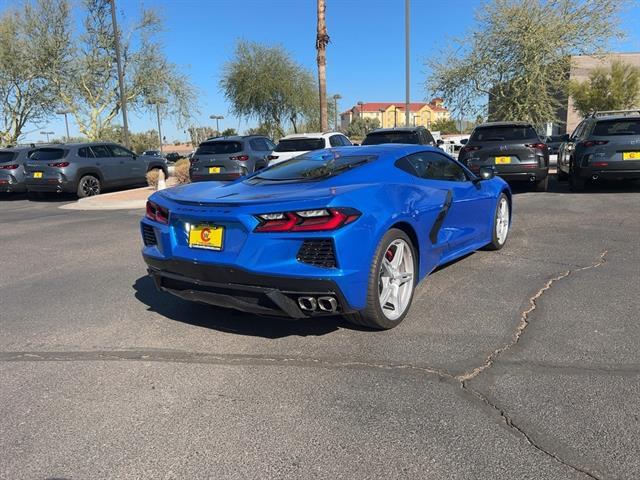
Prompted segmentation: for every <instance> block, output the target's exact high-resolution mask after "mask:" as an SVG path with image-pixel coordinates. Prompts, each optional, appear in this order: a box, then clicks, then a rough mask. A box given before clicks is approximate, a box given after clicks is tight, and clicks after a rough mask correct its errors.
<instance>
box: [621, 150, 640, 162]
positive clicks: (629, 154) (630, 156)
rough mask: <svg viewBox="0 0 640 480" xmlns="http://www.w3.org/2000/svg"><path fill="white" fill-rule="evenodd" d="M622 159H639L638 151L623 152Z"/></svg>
mask: <svg viewBox="0 0 640 480" xmlns="http://www.w3.org/2000/svg"><path fill="white" fill-rule="evenodd" d="M622 159H623V160H640V152H623V153H622Z"/></svg>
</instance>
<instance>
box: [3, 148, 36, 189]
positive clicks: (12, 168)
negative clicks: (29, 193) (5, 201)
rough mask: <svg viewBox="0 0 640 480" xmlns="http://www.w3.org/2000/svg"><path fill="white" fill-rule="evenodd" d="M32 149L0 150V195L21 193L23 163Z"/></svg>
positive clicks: (23, 185)
mask: <svg viewBox="0 0 640 480" xmlns="http://www.w3.org/2000/svg"><path fill="white" fill-rule="evenodd" d="M32 150H33V147H9V148H0V193H21V192H24V191H25V190H26V187H25V184H24V163H25V162H26V160H27V156H28V155H29V153H30V152H31V151H32Z"/></svg>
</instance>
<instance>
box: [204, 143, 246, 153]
mask: <svg viewBox="0 0 640 480" xmlns="http://www.w3.org/2000/svg"><path fill="white" fill-rule="evenodd" d="M241 151H242V143H240V142H222V141H220V142H206V143H201V144H200V146H199V147H198V150H197V151H196V154H197V155H219V154H225V153H238V152H241Z"/></svg>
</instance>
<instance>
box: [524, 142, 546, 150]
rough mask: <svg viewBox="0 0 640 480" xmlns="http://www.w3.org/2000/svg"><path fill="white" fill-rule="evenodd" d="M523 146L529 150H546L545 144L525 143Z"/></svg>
mask: <svg viewBox="0 0 640 480" xmlns="http://www.w3.org/2000/svg"><path fill="white" fill-rule="evenodd" d="M524 146H525V147H529V148H537V149H539V150H546V149H547V144H546V143H525V145H524Z"/></svg>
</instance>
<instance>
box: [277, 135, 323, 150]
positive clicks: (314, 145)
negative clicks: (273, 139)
mask: <svg viewBox="0 0 640 480" xmlns="http://www.w3.org/2000/svg"><path fill="white" fill-rule="evenodd" d="M321 148H324V139H322V138H291V139H288V140H280V141H279V142H278V145H277V146H276V148H275V150H274V151H275V152H308V151H309V150H320V149H321Z"/></svg>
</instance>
